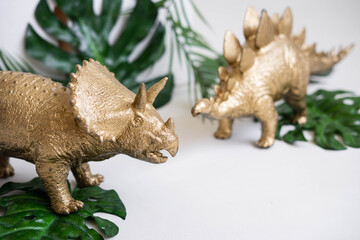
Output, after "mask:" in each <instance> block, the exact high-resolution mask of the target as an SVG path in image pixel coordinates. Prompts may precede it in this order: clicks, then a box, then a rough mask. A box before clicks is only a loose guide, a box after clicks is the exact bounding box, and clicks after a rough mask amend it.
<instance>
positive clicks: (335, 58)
mask: <svg viewBox="0 0 360 240" xmlns="http://www.w3.org/2000/svg"><path fill="white" fill-rule="evenodd" d="M353 47H354V45H353V44H351V45H350V46H348V47H347V48H345V49H343V48H342V47H340V49H339V51H338V52H336V51H335V50H332V51H330V52H319V53H317V52H315V51H314V53H313V54H312V55H311V56H310V61H311V62H310V66H311V68H310V72H311V74H322V73H324V72H328V71H329V70H330V69H331V68H332V67H333V66H334V65H335V64H336V63H338V62H339V61H340V60H342V59H343V58H344V57H345V56H346V55H347V54H348V53H349V52H350V51H351V49H352V48H353Z"/></svg>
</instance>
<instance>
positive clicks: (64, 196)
mask: <svg viewBox="0 0 360 240" xmlns="http://www.w3.org/2000/svg"><path fill="white" fill-rule="evenodd" d="M35 165H36V172H37V173H38V175H39V177H40V179H41V181H42V183H43V184H44V187H45V190H46V192H47V194H48V195H49V197H50V201H51V207H52V209H53V210H54V211H55V212H56V213H58V214H64V215H67V214H69V213H71V212H76V211H78V210H79V209H81V208H82V207H83V206H84V203H83V202H81V201H77V200H75V199H73V198H72V197H71V195H70V192H69V188H68V185H67V176H68V174H69V170H70V167H69V165H67V164H65V163H58V162H57V163H51V162H40V161H37V162H36V163H35Z"/></svg>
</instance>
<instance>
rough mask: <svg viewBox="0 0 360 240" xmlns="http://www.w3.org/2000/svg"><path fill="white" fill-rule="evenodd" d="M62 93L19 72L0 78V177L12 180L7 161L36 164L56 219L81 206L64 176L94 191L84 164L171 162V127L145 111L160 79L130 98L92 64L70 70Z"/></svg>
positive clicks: (174, 145) (174, 141)
mask: <svg viewBox="0 0 360 240" xmlns="http://www.w3.org/2000/svg"><path fill="white" fill-rule="evenodd" d="M76 68H77V72H76V73H75V74H72V75H71V78H72V80H71V83H69V85H68V87H63V86H62V85H61V84H59V83H56V82H53V81H52V80H51V79H49V78H45V77H42V76H38V75H34V74H30V73H19V72H0V112H1V114H0V177H8V176H11V175H13V174H14V170H13V168H12V167H11V165H10V164H9V161H8V159H9V157H17V158H21V159H25V160H26V161H29V162H31V163H34V164H35V166H36V171H37V173H38V175H39V177H40V179H41V180H42V182H43V184H44V187H45V189H46V191H47V193H48V195H49V197H50V200H51V206H52V208H53V209H54V211H55V212H57V213H58V214H69V213H70V212H73V211H77V210H78V209H80V208H82V207H83V203H82V202H80V201H77V200H75V199H73V198H72V197H71V196H70V194H69V189H68V187H67V182H66V180H67V176H68V173H69V171H70V170H71V171H72V172H73V174H74V176H75V178H76V180H77V182H78V185H79V186H81V187H85V186H92V185H98V184H100V183H101V182H102V181H103V179H104V178H103V176H101V175H99V174H96V175H92V174H91V172H90V168H89V165H88V163H87V162H88V161H100V160H104V159H107V158H110V157H112V156H114V155H116V154H119V153H124V154H127V155H129V156H132V157H135V158H138V159H141V160H145V161H148V162H152V163H162V162H165V161H166V160H167V157H165V156H163V155H162V154H161V153H160V150H162V149H165V150H167V151H168V152H169V153H170V154H171V155H172V156H175V155H176V153H177V149H178V138H177V136H176V134H175V132H174V122H173V120H172V119H171V118H170V119H169V120H167V122H166V123H164V121H163V120H162V119H161V117H160V115H159V114H158V113H157V111H156V110H155V108H154V107H153V106H152V103H153V101H154V100H155V98H156V96H157V94H158V93H159V92H160V91H161V89H162V88H163V87H164V85H165V83H166V80H167V79H166V78H164V79H163V80H161V81H160V82H158V83H157V84H154V85H153V86H152V87H151V88H150V89H149V90H148V91H147V92H146V90H145V86H144V84H141V85H140V88H139V92H138V94H136V95H135V94H134V93H133V92H131V91H130V90H128V89H127V88H126V87H125V86H123V85H122V84H120V83H119V82H118V81H117V80H116V79H115V78H114V75H113V74H112V73H110V72H109V71H108V70H107V69H106V67H104V66H102V65H101V64H100V63H99V62H97V61H94V60H92V59H90V60H89V62H88V61H84V62H83V66H80V65H77V66H76Z"/></svg>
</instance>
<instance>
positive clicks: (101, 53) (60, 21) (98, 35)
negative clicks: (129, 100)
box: [26, 0, 174, 107]
mask: <svg viewBox="0 0 360 240" xmlns="http://www.w3.org/2000/svg"><path fill="white" fill-rule="evenodd" d="M55 4H56V10H57V11H54V12H53V11H51V9H50V7H49V5H48V3H47V1H46V0H40V2H39V4H38V5H37V8H36V10H35V17H36V20H37V23H38V24H39V25H40V27H41V28H42V29H43V30H44V31H45V32H46V33H47V35H48V36H50V37H51V38H52V39H54V40H56V42H57V43H59V44H58V45H59V46H58V45H54V44H53V43H51V42H49V41H47V40H45V39H44V38H42V37H41V36H40V35H39V34H38V33H37V32H36V31H35V30H34V28H33V27H32V26H31V25H28V28H27V31H26V52H27V53H28V55H30V56H31V57H33V58H34V59H36V60H38V61H40V62H41V63H43V64H45V65H46V66H48V67H49V68H52V69H54V70H57V71H60V72H64V73H66V74H67V77H66V78H65V79H62V80H60V81H61V82H62V83H63V84H64V85H66V84H67V83H68V81H69V74H70V73H71V72H75V65H76V64H81V62H82V61H83V60H84V59H89V58H93V59H96V60H98V61H99V62H100V63H102V64H103V65H106V66H107V67H108V69H109V70H110V71H111V72H113V73H115V77H116V78H117V79H118V80H119V81H120V82H121V83H122V84H124V85H125V86H126V87H128V88H129V89H130V90H132V91H134V92H135V91H136V90H137V89H138V86H139V83H138V82H137V81H136V77H137V76H138V75H139V74H140V73H141V72H143V71H145V70H147V69H150V68H151V67H152V66H153V64H154V63H155V62H156V61H157V60H158V59H159V58H161V57H162V56H163V54H164V52H165V27H164V26H163V24H162V23H161V22H160V21H159V20H158V11H159V7H158V6H157V5H156V4H154V3H153V2H152V1H151V0H138V1H137V2H136V5H135V7H134V9H133V10H132V11H130V14H128V15H129V16H128V20H127V22H126V24H125V26H124V28H123V29H122V32H121V34H120V35H119V36H117V37H115V41H114V43H113V44H110V43H109V37H110V34H111V32H112V30H113V29H114V26H115V24H116V22H117V21H118V19H119V17H120V16H121V5H122V0H103V1H102V7H101V12H100V14H98V15H97V14H95V12H94V10H93V0H55ZM56 12H57V13H56ZM64 46H65V47H64ZM137 46H141V47H139V48H138V51H137V52H135V53H134V49H135V48H137ZM165 76H168V77H169V80H168V83H167V84H166V86H165V89H164V90H163V91H162V92H161V93H160V95H159V96H158V101H155V103H154V106H156V107H159V106H161V105H163V104H165V103H166V102H168V101H169V100H170V96H171V92H172V89H173V86H174V83H173V75H172V73H171V72H167V70H165V72H164V75H162V76H158V77H155V78H153V79H147V80H146V81H144V82H146V84H147V85H152V84H154V83H156V82H157V81H159V80H160V79H161V78H163V77H165Z"/></svg>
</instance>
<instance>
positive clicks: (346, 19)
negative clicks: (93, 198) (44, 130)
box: [0, 0, 360, 240]
mask: <svg viewBox="0 0 360 240" xmlns="http://www.w3.org/2000/svg"><path fill="white" fill-rule="evenodd" d="M36 3H37V1H36V0H11V1H10V0H0V48H2V49H6V50H7V51H9V52H11V53H15V54H22V49H23V45H22V39H23V36H24V32H25V27H26V23H27V22H29V21H30V22H34V20H33V17H32V14H33V11H34V8H35V6H36ZM196 3H197V5H198V7H199V8H200V9H201V11H202V12H203V14H204V15H205V18H206V19H207V20H208V21H209V23H210V25H211V27H212V28H211V29H209V28H207V27H205V26H204V25H203V24H202V23H201V22H200V20H199V19H198V18H196V17H195V16H193V17H192V22H193V26H194V27H195V29H197V30H198V31H199V32H201V33H202V34H204V35H205V37H206V38H207V39H208V40H209V42H210V43H211V44H212V46H213V47H214V48H216V49H217V50H218V51H221V50H222V41H223V35H224V32H225V31H226V30H228V29H229V30H232V31H233V32H234V33H235V34H236V35H237V36H238V37H240V39H241V40H242V42H243V37H242V35H243V34H242V23H243V18H244V14H245V10H246V8H247V6H249V5H252V6H254V7H255V8H256V9H258V10H259V12H260V9H262V8H265V9H267V10H268V12H269V13H270V14H273V13H274V12H282V11H283V10H284V9H285V7H286V6H290V7H291V8H292V11H293V16H294V27H293V29H294V32H295V33H298V32H299V31H300V30H301V28H302V27H303V26H305V27H306V29H307V35H306V42H307V43H312V42H317V46H318V47H317V49H320V50H330V49H331V48H332V47H338V46H339V45H347V44H350V43H355V49H354V50H353V51H352V52H351V54H350V55H349V56H348V57H346V58H345V59H344V60H343V62H341V63H339V64H338V65H337V66H336V67H335V70H334V71H333V73H332V74H331V75H330V76H327V77H325V78H321V80H320V81H321V83H320V84H316V85H312V86H310V88H309V92H313V91H314V90H316V89H318V88H325V89H345V90H352V91H354V92H356V93H357V94H360V65H359V64H360V28H359V23H360V15H359V13H358V12H359V10H360V2H359V1H355V0H342V1H325V0H321V1H315V0H313V1H309V0H303V1H280V0H275V1H274V0H273V1H264V0H263V1H248V0H246V1H245V0H244V1H239V0H223V1H209V0H197V1H196ZM189 12H190V14H191V11H189ZM164 61H165V62H166V59H165V60H164ZM176 79H177V87H176V90H175V92H174V97H173V100H172V101H171V103H170V104H168V105H167V106H165V107H163V108H162V109H160V110H159V112H160V114H161V115H162V116H163V118H164V119H167V118H168V117H170V116H171V117H173V118H174V120H175V124H176V132H177V134H178V136H179V139H180V148H179V152H178V155H177V156H176V157H175V158H170V159H169V161H168V162H167V163H165V164H161V165H153V164H149V163H145V162H142V161H138V160H135V159H132V158H130V157H127V156H125V155H118V156H116V157H114V158H112V159H110V160H107V161H104V162H99V163H92V164H91V166H92V170H93V172H94V173H101V174H103V175H105V182H104V183H102V184H101V187H103V188H105V189H115V190H116V191H117V192H118V193H119V195H120V197H121V199H122V200H123V202H124V204H125V206H126V208H127V212H128V216H127V219H126V221H122V220H118V219H117V218H115V217H111V216H109V218H110V219H112V220H114V221H115V222H116V223H117V224H118V226H119V228H120V232H119V234H118V235H117V236H116V237H115V239H131V240H133V239H136V240H146V239H162V240H169V239H192V240H198V239H206V240H218V239H222V240H225V239H229V240H230V239H245V240H257V239H259V240H262V239H269V240H270V239H274V240H289V239H299V240H302V239H307V240H309V239H314V240H322V239H323V240H358V239H360V227H359V226H360V157H359V153H360V150H359V149H351V148H350V149H348V150H345V151H329V150H323V149H321V148H319V147H317V146H316V145H314V144H313V143H297V144H295V145H288V144H285V143H284V142H280V141H276V142H275V145H274V146H273V147H272V148H270V149H267V150H263V149H258V148H256V147H255V146H254V143H255V141H256V140H257V139H258V138H259V137H260V125H259V123H254V122H252V121H251V119H242V120H240V121H236V122H235V124H234V134H233V136H232V138H231V139H229V140H225V141H224V140H217V139H214V138H213V136H212V134H213V132H214V131H215V130H216V127H217V125H216V123H215V122H210V121H205V122H203V121H201V119H200V118H192V116H191V114H190V108H191V105H190V104H189V101H188V97H187V89H186V84H187V79H186V72H185V70H181V68H179V69H178V73H177V75H176ZM307 137H309V138H311V135H310V134H308V136H307ZM12 164H13V166H14V168H15V171H16V175H15V177H12V178H9V180H11V181H28V180H30V179H32V178H33V177H35V176H36V173H35V169H34V166H33V165H31V164H28V163H26V162H25V161H21V160H17V159H14V160H13V161H12ZM69 179H70V180H71V181H74V178H73V176H72V175H70V176H69ZM5 181H7V180H0V185H1V184H3V183H4V182H5Z"/></svg>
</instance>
